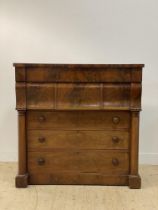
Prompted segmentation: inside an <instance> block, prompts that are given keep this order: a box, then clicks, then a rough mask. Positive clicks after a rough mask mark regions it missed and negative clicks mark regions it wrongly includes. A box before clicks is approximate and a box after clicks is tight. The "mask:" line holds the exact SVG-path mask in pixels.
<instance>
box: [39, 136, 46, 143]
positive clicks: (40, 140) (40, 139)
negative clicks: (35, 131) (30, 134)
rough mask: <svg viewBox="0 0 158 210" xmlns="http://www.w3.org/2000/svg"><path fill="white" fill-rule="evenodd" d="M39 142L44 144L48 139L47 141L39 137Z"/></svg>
mask: <svg viewBox="0 0 158 210" xmlns="http://www.w3.org/2000/svg"><path fill="white" fill-rule="evenodd" d="M38 141H39V142H40V143H44V142H45V141H46V139H45V138H44V137H39V138H38Z"/></svg>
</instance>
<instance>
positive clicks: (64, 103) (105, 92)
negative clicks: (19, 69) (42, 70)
mask: <svg viewBox="0 0 158 210" xmlns="http://www.w3.org/2000/svg"><path fill="white" fill-rule="evenodd" d="M138 89H140V87H138ZM130 94H131V85H130V84H93V83H91V84H77V83H76V84H73V83H71V84H67V83H63V84H60V83H59V84H53V83H44V84H40V83H28V84H27V86H26V98H27V103H26V106H27V109H46V110H84V109H86V110H98V109H99V110H101V109H102V110H103V109H108V110H109V109H115V110H118V109H120V108H122V109H124V110H128V109H129V108H130V104H131V101H130V100H131V99H130Z"/></svg>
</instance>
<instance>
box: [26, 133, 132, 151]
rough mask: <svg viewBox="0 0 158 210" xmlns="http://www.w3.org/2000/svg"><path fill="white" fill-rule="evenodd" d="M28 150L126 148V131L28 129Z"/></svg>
mask: <svg viewBox="0 0 158 210" xmlns="http://www.w3.org/2000/svg"><path fill="white" fill-rule="evenodd" d="M27 136H28V137H27V140H28V150H29V151H30V150H31V151H38V150H44V151H45V150H46V149H48V150H51V149H52V148H58V149H64V148H67V149H68V148H69V149H74V148H75V149H77V148H78V149H79V148H80V149H128V146H129V133H128V132H126V131H52V130H29V131H28V134H27Z"/></svg>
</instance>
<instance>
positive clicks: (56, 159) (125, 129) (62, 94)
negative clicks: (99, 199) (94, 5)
mask: <svg viewBox="0 0 158 210" xmlns="http://www.w3.org/2000/svg"><path fill="white" fill-rule="evenodd" d="M14 66H15V75H16V109H17V110H18V113H19V115H18V126H19V128H18V130H19V131H18V132H19V170H18V175H17V176H16V186H17V187H27V185H28V184H95V185H97V184H98V185H129V187H130V188H140V186H141V179H140V176H139V174H138V142H139V112H140V110H141V82H142V68H143V66H144V65H143V64H84V65H83V64H14Z"/></svg>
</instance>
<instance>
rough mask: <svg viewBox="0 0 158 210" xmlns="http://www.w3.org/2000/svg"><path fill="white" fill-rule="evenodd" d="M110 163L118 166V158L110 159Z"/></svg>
mask: <svg viewBox="0 0 158 210" xmlns="http://www.w3.org/2000/svg"><path fill="white" fill-rule="evenodd" d="M112 164H113V165H114V166H118V165H119V160H118V159H117V158H113V159H112Z"/></svg>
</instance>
